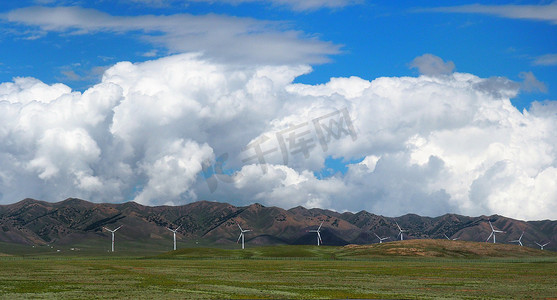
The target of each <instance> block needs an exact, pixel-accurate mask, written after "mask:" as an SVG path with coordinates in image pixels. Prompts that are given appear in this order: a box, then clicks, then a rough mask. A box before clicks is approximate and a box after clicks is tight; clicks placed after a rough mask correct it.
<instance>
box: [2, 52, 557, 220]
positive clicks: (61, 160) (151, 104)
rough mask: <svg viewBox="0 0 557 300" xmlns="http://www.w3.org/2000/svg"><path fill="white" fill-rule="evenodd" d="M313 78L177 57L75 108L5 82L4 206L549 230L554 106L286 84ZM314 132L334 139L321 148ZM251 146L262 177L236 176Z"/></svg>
mask: <svg viewBox="0 0 557 300" xmlns="http://www.w3.org/2000/svg"><path fill="white" fill-rule="evenodd" d="M309 71H310V68H309V67H307V66H303V65H302V66H298V65H283V66H264V65H260V66H241V65H238V64H222V63H216V62H214V61H210V60H207V59H204V58H203V56H200V55H199V54H181V55H174V56H169V57H163V58H160V59H157V60H153V61H148V62H144V63H136V64H133V63H130V62H120V63H118V64H116V65H114V66H113V67H111V68H109V69H108V70H106V71H105V73H104V75H103V79H102V82H100V83H99V84H97V85H95V86H93V87H91V88H89V89H87V90H86V91H85V92H83V93H78V92H72V91H70V90H69V88H67V87H65V86H64V85H56V84H54V85H47V84H44V83H42V82H40V81H38V80H36V79H32V78H17V79H15V81H14V82H11V83H2V84H0V95H1V97H2V98H0V99H1V100H0V120H2V122H0V164H1V165H2V170H1V171H0V195H1V197H2V198H0V202H2V203H9V202H14V201H18V200H20V199H23V198H25V197H35V198H40V199H45V200H49V201H57V200H60V199H64V198H65V197H80V198H85V199H90V200H94V201H111V202H120V201H124V200H136V201H138V202H141V203H145V204H150V205H156V204H167V203H171V204H183V203H187V202H191V201H195V200H201V199H207V200H218V201H227V202H231V203H233V204H241V205H243V204H248V203H251V202H253V201H257V202H261V203H264V204H266V205H277V206H282V207H285V208H290V207H293V206H296V205H305V206H310V207H313V206H318V207H324V208H332V209H335V210H338V211H344V210H351V211H358V210H361V209H366V210H368V211H371V212H374V213H379V214H385V215H400V214H403V213H407V212H414V213H420V214H426V215H440V214H443V213H446V212H456V213H463V214H469V215H479V214H491V213H499V214H504V215H507V216H510V217H517V218H525V219H542V218H557V215H556V214H555V212H556V211H557V207H556V206H557V203H556V202H555V197H556V195H557V186H555V184H554V178H555V175H556V173H557V161H556V157H557V153H556V150H557V105H556V104H555V103H556V102H552V101H546V102H543V103H538V102H535V103H533V104H532V106H531V109H530V110H529V111H524V112H523V113H521V112H519V111H518V110H517V109H516V108H515V107H513V106H512V104H511V102H510V98H512V97H515V96H516V95H517V94H518V93H519V89H520V84H519V83H516V82H512V81H510V80H508V79H506V78H500V77H494V78H480V77H477V76H475V75H473V74H465V73H451V74H445V75H444V76H426V75H422V76H419V77H382V78H377V79H374V80H372V81H369V80H365V79H362V78H358V77H348V78H333V79H331V80H330V81H329V82H327V83H325V84H320V85H304V84H292V82H293V80H294V79H295V78H296V77H297V76H299V75H301V74H304V73H306V72H309ZM30 95H31V96H30ZM33 100H36V101H33ZM343 108H346V111H345V112H347V115H343V113H342V112H343V110H342V109H343ZM323 116H328V117H327V118H328V119H319V118H320V117H323ZM343 118H344V119H343ZM347 118H349V119H350V121H351V122H352V125H353V128H354V132H355V135H354V136H352V135H351V132H350V130H349V129H348V125H347V123H346V121H347ZM331 119H333V120H334V121H335V122H337V123H335V122H329V121H330V120H331ZM315 120H318V121H319V122H321V123H319V124H325V125H326V126H330V129H331V130H332V132H333V133H334V134H339V135H338V136H336V137H335V136H334V135H329V136H328V137H329V140H328V143H327V144H326V146H327V147H326V148H324V147H323V145H322V144H321V143H320V141H319V136H318V132H317V131H316V127H315V125H316V123H315V122H314V121H315ZM338 124H341V125H342V126H343V127H342V129H343V130H344V131H342V130H341V131H338V129H339V127H337V125H338ZM294 126H297V127H296V128H295V127H294ZM321 126H323V125H321ZM306 131H307V133H306ZM277 133H280V134H279V135H277ZM291 134H293V135H291ZM281 135H282V137H283V138H284V139H285V143H283V144H282V146H284V147H286V148H285V150H286V151H287V152H286V154H287V155H286V158H287V159H288V163H287V164H286V165H285V164H284V158H285V156H283V154H285V153H283V152H282V150H281V148H280V147H281V144H280V143H279V140H278V136H281ZM262 136H267V137H268V138H269V140H268V141H266V142H265V143H263V144H262V150H263V151H272V152H271V153H270V154H269V155H266V156H265V158H266V160H267V162H268V165H267V168H261V166H260V165H257V164H256V162H257V160H256V159H252V160H249V161H242V159H245V158H246V157H250V156H253V155H254V150H253V149H244V147H245V146H246V145H248V144H249V143H250V142H253V141H256V140H257V138H259V137H262ZM291 136H293V137H294V139H293V140H292V141H293V143H290V141H289V140H288V139H289V138H290V137H291ZM302 138H304V139H305V141H307V142H309V143H310V144H312V147H309V148H308V153H307V154H308V156H307V158H306V157H304V153H303V152H298V153H296V152H295V151H294V150H295V149H298V150H300V149H301V148H300V143H301V142H302ZM296 147H298V148H296ZM243 150H245V151H243ZM225 153H226V154H228V158H227V159H226V160H225V161H221V162H224V164H223V165H222V168H223V169H224V171H225V174H223V175H219V176H218V178H215V177H211V178H209V179H208V180H205V178H204V177H205V176H208V175H210V174H211V172H209V171H208V170H210V169H206V170H205V172H204V171H202V169H203V165H204V163H206V162H211V163H215V160H216V159H217V158H218V157H220V156H221V155H222V154H225ZM328 156H332V157H335V158H339V157H344V158H345V159H347V160H351V159H358V161H360V159H363V160H362V161H361V162H359V163H354V164H350V165H348V171H347V172H346V174H345V175H341V174H336V175H334V176H332V177H329V178H324V179H322V180H320V179H318V178H316V177H315V176H314V173H313V172H315V171H319V170H321V169H322V168H323V167H324V162H325V159H326V158H327V157H328ZM213 172H214V168H213ZM204 173H205V174H204ZM226 174H229V175H226ZM231 174H235V175H231ZM231 176H232V177H231ZM211 184H213V188H214V189H213V192H211V190H210V187H211Z"/></svg>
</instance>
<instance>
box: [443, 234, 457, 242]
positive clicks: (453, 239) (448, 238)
mask: <svg viewBox="0 0 557 300" xmlns="http://www.w3.org/2000/svg"><path fill="white" fill-rule="evenodd" d="M444 235H445V237H446V238H447V240H449V241H450V240H453V241H456V240H458V239H459V237H457V238H454V239H451V238H449V237H448V236H447V235H446V234H444Z"/></svg>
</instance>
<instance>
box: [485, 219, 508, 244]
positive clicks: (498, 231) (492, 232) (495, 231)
mask: <svg viewBox="0 0 557 300" xmlns="http://www.w3.org/2000/svg"><path fill="white" fill-rule="evenodd" d="M488 222H489V227H491V234H490V235H489V236H488V237H487V240H485V241H486V242H487V241H489V238H490V237H491V236H493V243H494V244H495V233H503V232H504V231H501V230H495V228H493V225H491V221H488Z"/></svg>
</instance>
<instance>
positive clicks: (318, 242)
mask: <svg viewBox="0 0 557 300" xmlns="http://www.w3.org/2000/svg"><path fill="white" fill-rule="evenodd" d="M323 222H324V221H321V224H320V225H319V228H317V230H308V232H317V246H319V245H321V244H323V240H322V239H321V226H323Z"/></svg>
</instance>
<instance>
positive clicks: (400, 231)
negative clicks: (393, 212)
mask: <svg viewBox="0 0 557 300" xmlns="http://www.w3.org/2000/svg"><path fill="white" fill-rule="evenodd" d="M395 224H396V227H398V230H399V232H398V235H400V240H401V241H402V240H404V239H403V238H402V233H403V232H406V230H402V228H400V226H398V223H397V222H396V221H395ZM398 235H397V236H398Z"/></svg>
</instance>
